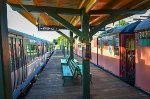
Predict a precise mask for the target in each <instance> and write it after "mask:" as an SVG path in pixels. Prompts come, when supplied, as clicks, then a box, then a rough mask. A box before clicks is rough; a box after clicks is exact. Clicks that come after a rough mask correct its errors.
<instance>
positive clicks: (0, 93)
mask: <svg viewBox="0 0 150 99" xmlns="http://www.w3.org/2000/svg"><path fill="white" fill-rule="evenodd" d="M8 45H9V44H8V27H7V6H6V0H0V98H1V99H11V98H12V88H11V77H10V68H9V46H8Z"/></svg>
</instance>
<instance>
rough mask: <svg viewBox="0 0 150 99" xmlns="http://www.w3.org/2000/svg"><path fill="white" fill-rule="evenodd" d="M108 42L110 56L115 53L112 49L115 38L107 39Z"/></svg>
mask: <svg viewBox="0 0 150 99" xmlns="http://www.w3.org/2000/svg"><path fill="white" fill-rule="evenodd" d="M107 40H108V50H109V54H112V52H113V49H112V46H113V37H112V36H109V37H107Z"/></svg>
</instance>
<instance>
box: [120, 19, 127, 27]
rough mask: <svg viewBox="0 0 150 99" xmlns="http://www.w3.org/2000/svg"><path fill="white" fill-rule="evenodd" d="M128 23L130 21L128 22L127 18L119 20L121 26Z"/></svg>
mask: <svg viewBox="0 0 150 99" xmlns="http://www.w3.org/2000/svg"><path fill="white" fill-rule="evenodd" d="M126 24H129V23H128V22H126V21H125V20H119V26H124V25H126Z"/></svg>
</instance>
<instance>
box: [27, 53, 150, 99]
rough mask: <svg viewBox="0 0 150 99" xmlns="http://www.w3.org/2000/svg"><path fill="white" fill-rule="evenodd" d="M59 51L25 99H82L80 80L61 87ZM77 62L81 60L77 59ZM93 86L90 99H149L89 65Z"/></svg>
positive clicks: (60, 54)
mask: <svg viewBox="0 0 150 99" xmlns="http://www.w3.org/2000/svg"><path fill="white" fill-rule="evenodd" d="M62 57H63V55H62V53H61V51H59V50H57V51H55V53H54V54H53V56H52V57H51V59H50V60H49V62H48V64H47V65H46V67H45V68H44V70H43V72H42V73H41V74H40V76H39V78H38V80H37V81H36V83H35V84H34V85H33V87H32V89H31V90H30V91H29V93H28V95H27V96H26V97H25V98H26V99H82V86H81V81H80V78H78V79H75V82H72V81H71V80H70V79H68V81H67V83H66V85H65V86H64V87H63V86H62V83H63V81H62V76H61V65H60V59H61V58H62ZM76 58H77V59H78V61H79V62H81V58H79V57H77V56H76ZM91 72H92V74H93V85H91V99H150V97H149V96H147V95H145V94H144V93H142V92H140V91H139V90H137V89H136V88H134V87H131V86H129V85H128V84H126V83H124V82H123V81H121V80H119V79H118V78H116V77H114V76H112V75H110V74H109V73H106V72H105V71H103V70H101V69H99V68H98V67H95V66H93V65H92V64H91Z"/></svg>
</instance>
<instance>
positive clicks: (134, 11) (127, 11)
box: [89, 9, 148, 15]
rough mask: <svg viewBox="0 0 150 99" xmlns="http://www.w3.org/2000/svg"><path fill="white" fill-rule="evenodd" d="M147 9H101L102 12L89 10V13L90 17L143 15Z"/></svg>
mask: <svg viewBox="0 0 150 99" xmlns="http://www.w3.org/2000/svg"><path fill="white" fill-rule="evenodd" d="M147 10H148V9H102V10H91V11H89V14H90V15H93V14H114V13H120V15H122V14H123V15H124V14H143V13H146V11H147Z"/></svg>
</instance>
